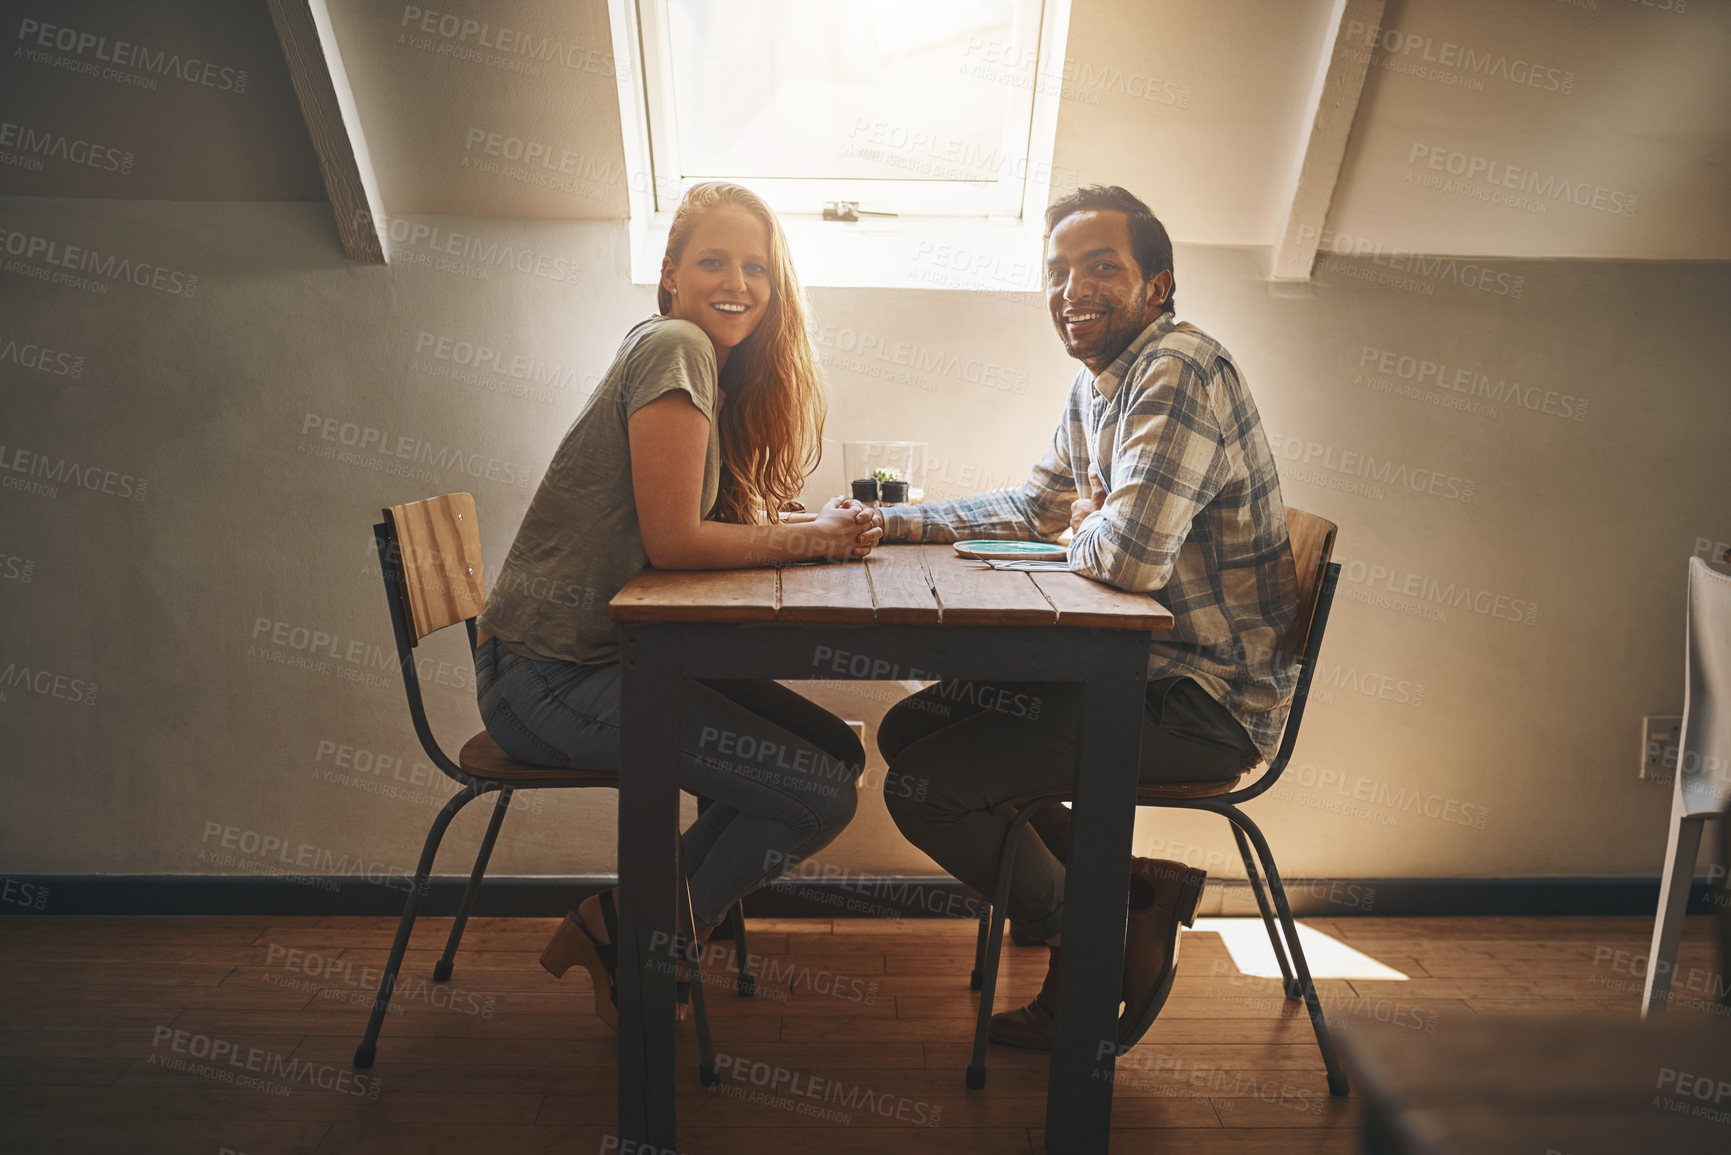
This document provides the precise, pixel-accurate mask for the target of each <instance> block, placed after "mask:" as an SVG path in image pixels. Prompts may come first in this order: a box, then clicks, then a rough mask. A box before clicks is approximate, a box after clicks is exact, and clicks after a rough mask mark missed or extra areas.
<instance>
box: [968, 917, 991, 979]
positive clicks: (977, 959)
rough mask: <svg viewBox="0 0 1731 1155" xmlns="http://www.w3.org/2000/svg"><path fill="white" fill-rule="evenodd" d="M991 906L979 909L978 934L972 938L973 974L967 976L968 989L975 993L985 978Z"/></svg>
mask: <svg viewBox="0 0 1731 1155" xmlns="http://www.w3.org/2000/svg"><path fill="white" fill-rule="evenodd" d="M992 909H993V907H992V904H991V903H989V902H988V903H986V904H985V905H983V906H981V907H980V933H979V934H978V935H976V936H974V973H973V974H971V975H969V976H968V989H969V990H974V991H977V990H979V989H980V985H981V981H982V980H983V979H984V978H985V976H986V939H987V938H988V937H990V935H991V933H992Z"/></svg>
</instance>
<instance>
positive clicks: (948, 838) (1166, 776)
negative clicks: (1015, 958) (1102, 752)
mask: <svg viewBox="0 0 1731 1155" xmlns="http://www.w3.org/2000/svg"><path fill="white" fill-rule="evenodd" d="M1082 691H1083V687H1082V686H1081V684H1079V683H1076V682H1045V683H1041V682H939V683H938V684H937V685H935V686H929V687H927V688H926V689H924V690H922V691H920V692H919V693H917V694H915V695H913V696H912V697H910V698H907V699H905V700H904V701H901V702H898V703H897V704H896V705H895V707H894V708H893V709H891V710H890V712H889V713H888V714H887V715H885V717H884V720H883V723H882V724H881V725H880V726H879V727H878V749H879V750H880V751H881V752H882V753H883V756H884V758H885V759H886V760H887V761H888V762H889V766H890V771H891V773H893V774H896V775H899V776H902V777H903V778H904V779H906V780H909V781H912V782H914V783H918V784H920V785H923V786H924V787H925V789H923V790H917V789H916V790H912V791H907V792H905V796H904V795H895V796H892V795H885V799H884V801H885V802H886V803H887V804H888V806H889V811H890V815H891V817H893V818H894V819H895V822H896V825H897V826H898V827H900V828H901V831H902V833H903V834H904V835H906V836H907V838H908V840H909V841H911V842H912V843H913V844H914V845H915V846H918V847H919V848H920V849H921V850H923V851H925V852H926V853H927V854H929V855H931V856H932V858H933V859H935V860H936V861H937V862H938V864H939V865H940V866H942V867H943V868H944V869H945V870H947V871H949V872H950V874H952V875H954V876H955V877H956V878H958V879H960V880H961V881H962V882H964V883H966V884H967V885H969V886H971V887H973V888H974V889H976V890H979V891H981V892H983V893H986V894H991V893H992V891H993V889H994V888H995V886H996V885H997V874H998V857H999V855H1000V853H1001V852H1002V850H1003V845H1004V838H1005V836H1006V835H1007V834H1008V832H1009V828H1010V823H1011V821H1012V820H1013V817H1014V816H1013V815H1008V814H994V813H992V808H993V807H994V806H996V805H998V804H999V803H1001V802H1003V801H1004V800H1006V799H1009V798H1014V797H1016V796H1017V795H1021V794H1029V793H1033V792H1034V791H1037V790H1047V789H1053V788H1055V787H1060V786H1068V785H1070V783H1071V781H1072V780H1073V775H1074V772H1075V765H1076V736H1077V733H1078V731H1079V726H1080V722H1081V716H1082ZM1261 758H1262V755H1261V753H1260V752H1259V751H1258V750H1257V749H1256V746H1255V744H1254V743H1252V742H1251V741H1250V736H1249V735H1248V734H1246V733H1245V732H1244V727H1243V726H1241V725H1239V724H1238V721H1237V719H1235V718H1233V716H1232V715H1231V714H1230V713H1229V712H1228V711H1227V710H1226V708H1225V707H1224V706H1222V705H1220V704H1219V703H1218V702H1216V701H1215V700H1214V699H1213V698H1211V697H1209V695H1208V692H1207V691H1206V690H1204V689H1203V688H1202V687H1201V686H1199V685H1197V684H1196V682H1194V681H1192V680H1191V679H1189V678H1185V677H1177V678H1161V679H1159V680H1157V681H1153V682H1150V683H1148V697H1147V702H1146V704H1145V706H1144V710H1143V717H1142V768H1141V779H1142V781H1144V782H1202V781H1217V780H1220V779H1229V778H1233V777H1236V776H1237V775H1238V774H1239V773H1240V772H1241V771H1244V770H1247V769H1249V768H1250V767H1252V766H1255V765H1256V764H1257V763H1258V762H1259V761H1261ZM1035 823H1036V824H1037V825H1038V830H1037V831H1036V830H1032V829H1024V830H1023V831H1022V833H1021V836H1020V837H1021V839H1022V842H1021V844H1020V845H1019V846H1017V848H1016V865H1015V877H1014V878H1013V879H1012V880H1011V884H1010V903H1009V917H1010V919H1011V920H1012V921H1013V922H1014V923H1015V924H1016V927H1017V929H1019V930H1020V931H1022V933H1024V934H1027V935H1032V936H1034V937H1037V938H1041V939H1049V938H1051V937H1053V936H1054V935H1056V934H1058V932H1059V928H1060V927H1061V925H1062V922H1063V905H1064V867H1063V864H1062V859H1064V858H1067V857H1068V851H1067V846H1068V834H1069V831H1068V827H1069V811H1068V810H1065V809H1064V808H1063V807H1057V806H1053V807H1047V809H1046V811H1045V812H1044V815H1043V816H1042V818H1036V819H1035ZM1054 851H1057V852H1058V853H1057V854H1054ZM1125 865H1126V868H1128V865H1129V864H1128V863H1126V864H1125Z"/></svg>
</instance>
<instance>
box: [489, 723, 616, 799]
mask: <svg viewBox="0 0 1731 1155" xmlns="http://www.w3.org/2000/svg"><path fill="white" fill-rule="evenodd" d="M457 765H459V766H461V767H462V768H463V771H464V773H467V774H473V775H474V776H475V777H477V778H485V779H486V780H487V781H489V782H505V783H509V784H512V785H524V786H528V785H535V786H550V785H554V784H556V783H569V782H592V783H594V784H595V785H597V786H602V785H611V784H617V783H618V781H619V772H618V771H616V770H585V769H582V768H578V767H567V766H531V765H529V764H528V763H526V762H518V761H516V760H515V759H513V758H512V757H511V756H510V755H509V754H507V753H505V752H504V751H503V750H501V749H499V744H498V743H497V742H495V741H493V736H492V735H491V734H489V733H487V731H485V730H482V731H481V732H480V733H479V734H476V735H475V736H474V737H473V738H470V739H469V740H468V741H467V742H465V743H463V750H462V752H461V753H460V754H458V755H457Z"/></svg>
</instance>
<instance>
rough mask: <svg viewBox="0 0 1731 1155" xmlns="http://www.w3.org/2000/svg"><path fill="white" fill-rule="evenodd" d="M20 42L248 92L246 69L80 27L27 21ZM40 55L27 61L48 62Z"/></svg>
mask: <svg viewBox="0 0 1731 1155" xmlns="http://www.w3.org/2000/svg"><path fill="white" fill-rule="evenodd" d="M18 39H19V41H21V42H22V43H23V44H25V45H29V46H34V47H36V48H51V49H55V50H58V51H60V52H69V53H71V54H72V55H73V56H80V57H88V58H90V59H91V60H100V61H102V62H104V63H106V64H117V65H120V66H122V67H125V68H136V69H138V70H139V71H140V72H146V73H151V74H154V75H156V76H173V77H176V78H178V79H180V80H184V81H186V82H187V83H188V84H198V85H202V86H204V87H205V88H214V89H216V90H217V91H219V92H232V93H235V94H236V95H239V94H240V93H243V92H245V91H246V81H247V70H246V69H244V68H229V67H227V66H225V65H220V64H215V63H212V62H211V61H208V60H199V59H198V58H196V57H192V56H188V57H186V58H184V59H183V58H182V57H181V56H180V54H179V53H171V52H158V51H155V50H154V49H151V48H148V47H146V46H145V45H143V44H133V43H130V42H128V41H125V40H112V41H111V40H109V39H108V37H106V36H98V35H97V34H96V33H94V32H82V31H80V30H78V29H76V28H67V27H65V26H63V25H56V24H44V23H42V22H41V21H40V20H31V19H28V18H26V19H23V20H20V21H19V22H18ZM20 51H27V50H25V49H20ZM40 55H42V54H41V53H35V52H33V53H29V55H28V57H27V58H29V59H31V60H32V61H33V62H35V63H46V62H45V61H37V60H35V57H37V56H40ZM153 87H154V86H153Z"/></svg>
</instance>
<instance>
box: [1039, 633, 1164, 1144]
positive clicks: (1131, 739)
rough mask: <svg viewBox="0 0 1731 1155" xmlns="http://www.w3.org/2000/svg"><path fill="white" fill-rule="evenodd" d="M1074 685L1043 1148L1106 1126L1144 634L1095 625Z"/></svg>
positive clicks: (1083, 1139) (1106, 1138) (1105, 1137)
mask: <svg viewBox="0 0 1731 1155" xmlns="http://www.w3.org/2000/svg"><path fill="white" fill-rule="evenodd" d="M1087 644H1088V645H1089V647H1090V650H1091V651H1092V653H1093V654H1094V656H1095V660H1094V661H1092V662H1090V663H1089V667H1088V668H1089V671H1090V674H1089V677H1088V680H1087V681H1086V682H1085V683H1084V685H1083V701H1082V726H1081V733H1080V735H1079V736H1078V742H1077V752H1076V801H1075V814H1074V821H1075V833H1074V837H1073V839H1072V843H1071V848H1070V861H1069V863H1068V867H1067V873H1066V876H1065V882H1064V928H1063V935H1064V963H1063V976H1062V980H1061V986H1060V989H1059V1000H1058V1001H1059V1012H1058V1027H1057V1038H1056V1041H1055V1045H1054V1047H1053V1049H1052V1065H1051V1070H1050V1075H1049V1077H1048V1080H1047V1084H1046V1150H1047V1151H1050V1152H1062V1153H1064V1155H1074V1153H1077V1152H1104V1151H1105V1150H1107V1146H1108V1143H1109V1142H1110V1136H1111V1126H1112V1073H1113V1059H1114V1058H1115V1053H1114V1048H1115V1047H1116V1045H1117V1020H1118V995H1119V992H1120V991H1121V990H1122V989H1123V957H1124V913H1125V908H1126V907H1127V906H1128V904H1129V899H1130V872H1129V863H1130V849H1131V833H1132V832H1133V831H1134V829H1135V824H1136V781H1137V772H1138V758H1139V755H1140V752H1141V745H1142V711H1143V702H1144V696H1145V692H1146V689H1145V688H1146V685H1147V664H1148V640H1147V638H1146V636H1145V635H1142V634H1138V633H1117V634H1114V633H1111V632H1105V631H1102V632H1100V633H1096V634H1095V635H1094V636H1093V637H1092V638H1091V639H1090V641H1089V642H1088V643H1087Z"/></svg>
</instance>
